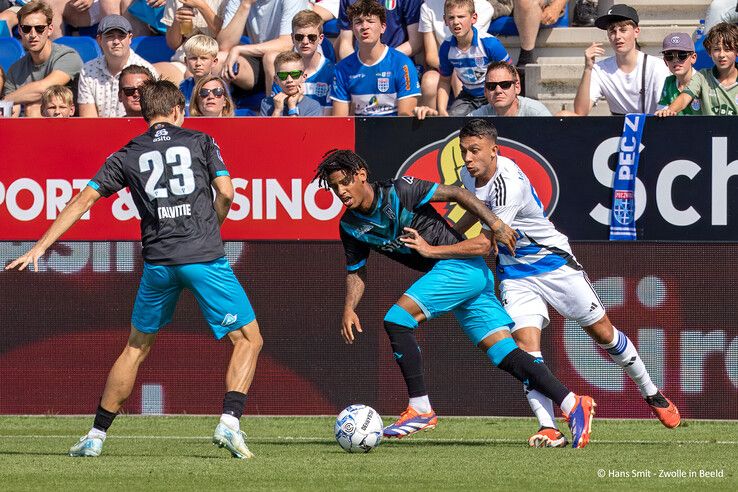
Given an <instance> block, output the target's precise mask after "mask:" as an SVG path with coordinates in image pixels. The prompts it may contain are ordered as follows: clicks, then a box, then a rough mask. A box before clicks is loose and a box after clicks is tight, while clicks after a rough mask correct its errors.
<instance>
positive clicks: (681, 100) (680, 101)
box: [654, 92, 692, 118]
mask: <svg viewBox="0 0 738 492" xmlns="http://www.w3.org/2000/svg"><path fill="white" fill-rule="evenodd" d="M691 102H692V96H690V95H689V94H687V93H686V92H682V93H681V94H679V95H678V96H677V98H676V99H674V101H672V103H671V104H669V106H668V107H666V108H664V109H662V110H659V111H656V113H654V114H655V115H656V116H659V117H661V118H663V117H665V116H676V115H678V114H679V112H680V111H681V110H683V109H684V108H686V107H687V106H689V104H690V103H691Z"/></svg>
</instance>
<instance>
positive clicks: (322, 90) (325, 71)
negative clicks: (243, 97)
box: [264, 10, 335, 116]
mask: <svg viewBox="0 0 738 492" xmlns="http://www.w3.org/2000/svg"><path fill="white" fill-rule="evenodd" d="M292 42H293V44H294V47H295V48H294V49H295V52H297V53H299V54H300V56H301V57H302V64H303V66H304V67H305V76H306V77H307V78H306V79H305V83H304V84H303V89H304V91H305V95H306V96H307V97H309V98H311V99H315V100H316V101H318V104H320V105H321V107H322V108H323V114H325V115H328V116H330V114H331V111H332V110H333V101H331V98H330V92H331V91H330V89H331V84H332V83H333V76H334V72H335V66H334V65H333V62H331V61H330V60H329V59H328V58H326V57H325V56H324V55H323V53H322V52H321V51H322V50H320V49H318V48H319V46H320V45H321V43H322V42H323V19H321V17H320V15H318V14H317V13H316V12H313V11H312V10H301V11H300V12H298V13H297V15H295V17H293V18H292ZM270 58H276V56H274V57H272V56H269V55H267V56H265V57H264V63H267V60H269V59H270ZM273 63H274V61H273V60H272V64H273ZM281 90H282V89H280V87H279V84H278V83H277V82H273V83H272V94H277V93H278V92H280V91H281Z"/></svg>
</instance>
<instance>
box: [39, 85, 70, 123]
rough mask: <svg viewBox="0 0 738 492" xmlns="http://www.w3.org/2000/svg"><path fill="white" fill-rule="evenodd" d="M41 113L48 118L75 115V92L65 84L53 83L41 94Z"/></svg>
mask: <svg viewBox="0 0 738 492" xmlns="http://www.w3.org/2000/svg"><path fill="white" fill-rule="evenodd" d="M41 115H42V116H44V117H46V118H69V117H70V116H74V94H73V93H72V89H70V88H69V87H67V86H64V85H52V86H51V87H49V88H48V89H46V90H45V91H44V93H43V94H42V95H41Z"/></svg>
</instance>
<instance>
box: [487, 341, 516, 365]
mask: <svg viewBox="0 0 738 492" xmlns="http://www.w3.org/2000/svg"><path fill="white" fill-rule="evenodd" d="M516 348H518V346H517V344H516V343H515V340H513V339H512V338H510V337H506V338H503V339H501V340H499V341H498V342H497V343H495V344H494V345H492V346H491V347H490V348H489V349H487V356H488V357H489V358H490V360H491V361H492V363H493V364H494V365H495V366H499V365H500V362H502V361H503V359H505V357H507V356H508V355H509V354H510V352H512V351H513V350H515V349H516Z"/></svg>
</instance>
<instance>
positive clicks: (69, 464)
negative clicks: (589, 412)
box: [0, 416, 738, 492]
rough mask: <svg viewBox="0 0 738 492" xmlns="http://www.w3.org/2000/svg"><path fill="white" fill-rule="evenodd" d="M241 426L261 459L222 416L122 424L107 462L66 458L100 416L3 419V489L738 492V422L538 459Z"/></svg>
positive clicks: (597, 435) (471, 435)
mask: <svg viewBox="0 0 738 492" xmlns="http://www.w3.org/2000/svg"><path fill="white" fill-rule="evenodd" d="M385 420H386V421H387V420H389V419H388V418H385ZM242 422H243V428H244V430H245V432H246V433H247V434H248V435H249V439H248V443H249V447H250V448H251V450H252V451H253V452H254V453H255V454H256V458H255V459H253V460H248V461H241V460H235V459H232V458H230V454H229V453H228V452H227V451H225V450H223V449H219V448H216V447H215V446H213V445H211V444H210V436H211V435H212V431H213V429H214V427H215V424H216V423H217V418H216V417H190V416H173V417H129V416H121V417H119V418H118V419H117V420H116V422H115V424H114V426H113V427H112V429H111V432H110V434H109V437H108V439H107V441H106V442H105V447H104V450H103V455H102V456H101V457H99V458H70V457H68V456H66V452H67V450H68V449H69V447H70V446H71V445H72V444H73V443H74V442H76V440H77V438H78V437H79V436H80V435H82V434H84V432H86V431H87V429H88V428H89V425H90V423H91V417H0V490H5V491H15V490H45V491H48V490H52V491H65V490H97V491H101V490H103V491H109V490H121V491H128V490H222V491H226V490H321V491H333V490H403V491H404V490H421V491H424V492H430V491H435V490H464V491H466V490H531V489H536V490H543V489H546V490H564V489H566V490H577V489H582V490H592V489H599V488H606V489H608V490H614V489H618V490H643V489H661V490H668V489H671V490H698V489H704V490H707V489H708V488H709V490H732V491H735V490H738V422H725V421H720V422H711V421H688V422H685V425H683V426H682V427H680V428H678V429H675V430H668V429H665V428H663V427H661V425H660V424H659V423H658V422H657V421H656V420H650V421H643V420H604V419H601V420H597V419H596V420H595V424H594V431H593V433H592V441H591V442H590V444H589V446H587V447H586V448H585V449H571V448H570V447H567V448H565V449H531V448H528V446H527V444H526V441H527V438H528V436H529V435H530V434H531V431H532V430H535V424H534V421H533V420H532V419H508V418H493V417H480V418H451V417H446V418H440V419H439V426H438V428H437V429H435V430H432V431H429V432H424V433H421V434H420V435H416V436H413V437H411V438H407V439H403V440H400V441H385V442H383V443H382V444H381V445H380V446H379V447H378V448H377V449H375V450H373V451H372V452H371V453H369V454H353V455H352V454H348V453H346V452H344V451H343V450H342V449H341V448H340V447H339V446H338V444H337V443H336V442H335V440H334V438H333V422H334V419H333V418H330V417H245V418H244V419H242ZM564 426H565V424H564ZM566 432H567V435H568V430H567V431H566Z"/></svg>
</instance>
